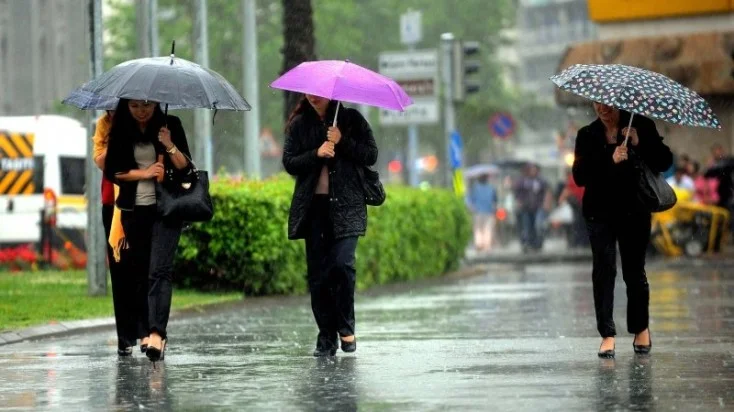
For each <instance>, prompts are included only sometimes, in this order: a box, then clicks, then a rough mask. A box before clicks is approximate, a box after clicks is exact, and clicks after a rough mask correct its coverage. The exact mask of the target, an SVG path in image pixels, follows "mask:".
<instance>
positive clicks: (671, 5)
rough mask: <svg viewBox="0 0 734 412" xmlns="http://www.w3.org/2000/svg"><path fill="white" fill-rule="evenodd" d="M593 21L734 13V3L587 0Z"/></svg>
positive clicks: (730, 0) (711, 0) (712, 0)
mask: <svg viewBox="0 0 734 412" xmlns="http://www.w3.org/2000/svg"><path fill="white" fill-rule="evenodd" d="M588 2H589V3H588V5H589V16H590V18H591V20H592V21H595V22H597V23H606V22H613V21H628V20H644V19H656V18H664V17H678V16H691V15H699V14H718V13H731V12H734V0H588Z"/></svg>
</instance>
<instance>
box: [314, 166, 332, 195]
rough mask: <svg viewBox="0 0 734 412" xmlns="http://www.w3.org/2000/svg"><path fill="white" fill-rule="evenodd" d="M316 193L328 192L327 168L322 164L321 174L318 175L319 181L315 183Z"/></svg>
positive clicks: (324, 193) (325, 193) (323, 193)
mask: <svg viewBox="0 0 734 412" xmlns="http://www.w3.org/2000/svg"><path fill="white" fill-rule="evenodd" d="M316 194H317V195H328V194H329V168H328V167H326V165H324V167H322V168H321V174H320V175H319V181H318V183H316Z"/></svg>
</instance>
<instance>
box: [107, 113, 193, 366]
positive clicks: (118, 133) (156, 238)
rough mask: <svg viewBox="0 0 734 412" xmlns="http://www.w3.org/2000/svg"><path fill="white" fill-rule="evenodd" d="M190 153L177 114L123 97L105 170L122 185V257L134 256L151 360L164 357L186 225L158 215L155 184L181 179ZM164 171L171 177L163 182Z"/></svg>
mask: <svg viewBox="0 0 734 412" xmlns="http://www.w3.org/2000/svg"><path fill="white" fill-rule="evenodd" d="M190 156H191V154H190V153H189V146H188V143H187V141H186V134H185V133H184V129H183V127H182V126H181V121H180V120H179V119H178V118H177V117H174V116H166V115H164V114H163V111H161V108H160V106H159V104H158V103H155V102H149V101H143V100H127V99H120V103H119V105H118V106H117V110H116V111H115V117H114V120H113V122H112V127H111V129H110V136H109V146H108V148H107V157H106V159H105V169H104V170H105V174H106V176H107V178H108V179H110V180H112V181H114V182H115V183H117V185H118V186H119V187H120V191H119V195H118V197H117V199H116V205H117V207H118V208H119V209H120V210H121V211H122V226H123V228H124V234H125V241H124V247H123V249H124V250H122V256H121V257H122V259H128V260H129V262H128V263H129V265H130V266H129V267H130V272H131V273H130V276H131V277H132V278H134V281H135V282H136V284H137V286H138V287H137V290H138V292H137V294H136V296H137V298H138V299H139V301H138V304H137V305H135V306H136V307H137V308H140V309H141V311H140V312H139V315H138V325H137V326H138V336H149V340H148V347H147V351H146V354H147V356H148V358H149V359H150V360H152V361H156V360H160V359H163V358H164V353H165V348H166V342H167V334H166V327H167V324H168V316H169V313H170V310H171V296H172V292H173V291H172V289H173V288H172V278H173V258H174V256H175V254H176V248H177V247H178V242H179V238H180V236H181V228H182V222H180V221H173V220H163V219H162V218H161V217H160V216H159V214H158V213H157V203H156V188H155V184H156V183H155V182H156V181H158V182H161V184H163V185H171V184H172V183H173V182H176V181H180V180H181V178H182V177H183V174H184V173H186V172H188V171H189V169H190V167H191V163H190V162H189V158H190ZM164 175H169V176H171V178H170V179H169V178H166V179H165V180H164V179H163V177H164ZM122 244H123V243H121V245H122Z"/></svg>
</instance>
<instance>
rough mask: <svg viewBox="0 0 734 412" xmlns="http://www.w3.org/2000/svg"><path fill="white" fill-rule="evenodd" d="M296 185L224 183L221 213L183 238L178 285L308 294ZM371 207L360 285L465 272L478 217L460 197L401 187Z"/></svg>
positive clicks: (216, 186) (215, 189)
mask: <svg viewBox="0 0 734 412" xmlns="http://www.w3.org/2000/svg"><path fill="white" fill-rule="evenodd" d="M293 184H294V181H293V179H291V178H290V177H289V176H287V175H278V176H276V177H274V178H272V179H268V180H265V181H260V182H252V181H233V180H230V179H221V178H220V179H217V181H216V182H213V183H212V186H211V194H212V199H213V201H214V207H215V210H216V214H215V217H214V219H213V220H212V221H211V222H208V223H205V224H196V225H194V226H192V227H191V228H190V229H188V230H186V231H185V232H184V234H183V236H182V239H181V243H180V247H179V253H178V257H177V260H176V266H177V268H176V278H177V282H178V283H181V284H183V285H185V286H189V287H197V288H202V289H209V288H217V289H237V290H243V291H244V292H245V293H246V294H250V295H267V294H291V293H302V292H304V291H306V279H305V273H306V264H305V251H304V245H303V241H289V240H288V238H287V220H288V208H289V206H290V201H291V194H292V191H293ZM387 191H388V199H387V202H386V203H385V204H384V205H383V206H381V207H378V208H372V207H370V208H369V222H368V230H367V236H365V237H364V238H362V239H361V240H360V243H359V246H358V248H357V281H358V286H359V287H360V288H365V287H369V286H371V285H375V284H384V283H388V282H393V281H400V280H409V279H417V278H422V277H427V276H436V275H440V274H443V273H445V272H447V271H450V270H453V269H455V268H457V266H458V264H459V261H460V260H461V258H462V257H463V255H464V249H465V247H466V245H467V242H468V241H469V238H470V236H471V227H470V217H469V215H468V213H467V211H466V209H465V207H464V203H463V201H462V200H461V199H460V198H458V197H457V196H455V195H454V194H453V193H451V192H448V191H445V190H439V189H431V190H427V191H424V190H418V189H411V188H406V187H400V186H395V187H393V186H391V187H388V188H387Z"/></svg>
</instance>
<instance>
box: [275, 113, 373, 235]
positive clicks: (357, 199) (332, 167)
mask: <svg viewBox="0 0 734 412" xmlns="http://www.w3.org/2000/svg"><path fill="white" fill-rule="evenodd" d="M305 104H308V103H305ZM333 118H334V114H333V108H332V109H331V110H329V112H328V113H327V116H326V119H327V120H326V121H322V120H321V119H320V118H319V117H318V115H317V114H316V112H315V111H314V110H313V109H312V108H311V107H310V106H308V107H307V109H306V110H305V111H304V112H303V113H301V114H299V115H297V116H296V117H295V118H293V120H292V121H291V124H290V126H289V127H288V131H287V134H286V138H285V144H284V147H283V166H284V167H285V170H286V171H287V172H288V173H289V174H291V175H293V176H295V178H296V186H295V189H294V192H293V199H292V201H291V208H290V214H289V216H288V237H289V238H290V239H303V238H304V237H305V230H306V226H307V225H304V222H305V220H306V218H307V215H308V211H309V207H310V205H311V199H312V198H313V194H314V192H315V191H316V184H317V183H318V180H319V175H320V174H321V169H322V167H323V166H324V165H327V166H328V168H329V192H330V193H329V197H330V205H331V210H330V212H331V220H332V223H333V226H334V237H335V238H337V239H339V238H344V237H351V236H363V235H364V234H365V231H366V230H367V205H366V204H365V200H364V189H363V187H362V183H361V180H360V177H359V175H358V168H361V167H365V166H372V165H374V164H375V162H376V161H377V144H376V143H375V138H374V136H373V135H372V129H371V128H370V126H369V123H367V121H366V120H365V119H364V117H362V115H361V114H360V113H359V112H358V111H357V110H354V109H350V108H342V109H340V111H339V117H338V119H337V127H338V128H339V130H340V131H341V134H342V138H341V141H340V142H339V143H338V144H337V145H336V149H335V152H336V156H335V157H334V158H333V159H329V160H326V159H322V158H319V157H318V156H317V152H318V149H319V147H320V146H321V145H322V144H323V143H324V142H325V141H326V132H327V130H328V128H329V126H331V120H333Z"/></svg>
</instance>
